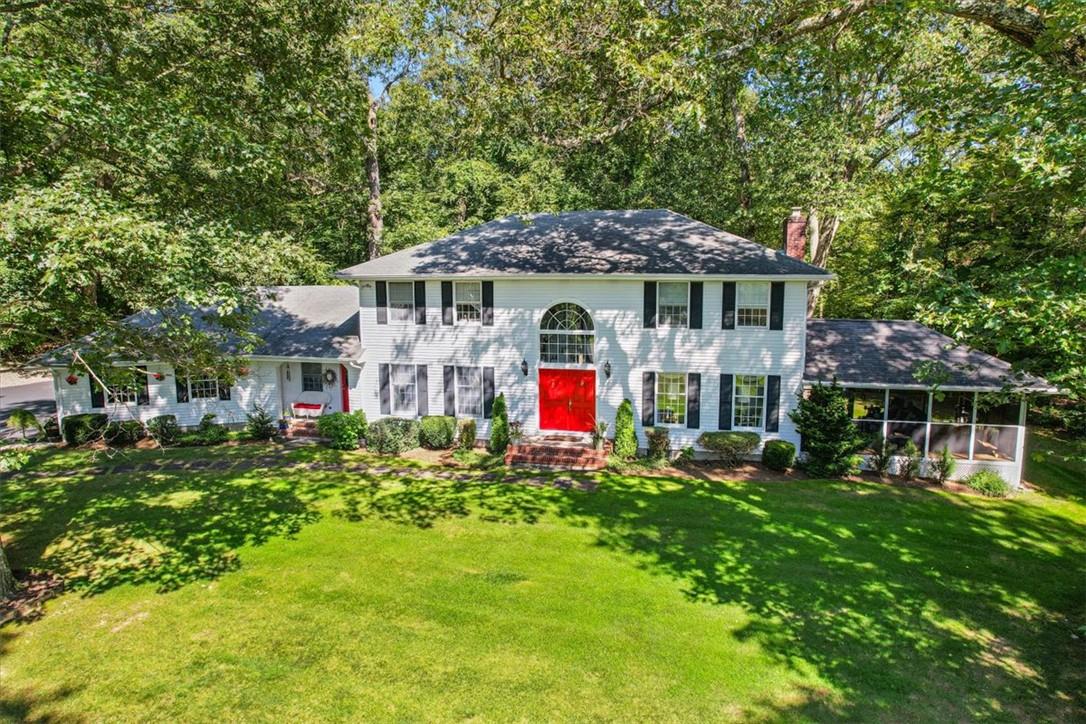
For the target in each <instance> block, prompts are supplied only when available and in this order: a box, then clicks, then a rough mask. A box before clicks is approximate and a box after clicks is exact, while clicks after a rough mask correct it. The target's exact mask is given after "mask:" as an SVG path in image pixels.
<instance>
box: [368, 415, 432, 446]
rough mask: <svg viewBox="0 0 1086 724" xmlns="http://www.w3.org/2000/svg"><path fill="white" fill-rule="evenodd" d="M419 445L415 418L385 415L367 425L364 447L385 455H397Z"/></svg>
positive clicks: (417, 425)
mask: <svg viewBox="0 0 1086 724" xmlns="http://www.w3.org/2000/svg"><path fill="white" fill-rule="evenodd" d="M418 446H419V424H418V422H416V421H415V420H406V419H403V418H400V417H386V418H383V419H381V420H378V421H377V422H375V423H373V424H372V425H370V426H369V431H368V432H367V433H366V447H368V448H369V449H370V450H374V451H376V452H379V453H384V454H385V455H399V454H400V453H402V452H404V451H405V450H413V449H414V448H417V447H418Z"/></svg>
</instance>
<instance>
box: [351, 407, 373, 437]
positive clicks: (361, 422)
mask: <svg viewBox="0 0 1086 724" xmlns="http://www.w3.org/2000/svg"><path fill="white" fill-rule="evenodd" d="M350 415H351V417H353V418H354V424H355V425H358V434H359V435H360V436H361V437H362V438H365V437H366V432H367V431H368V430H369V427H370V425H369V423H368V422H366V413H365V412H364V411H363V410H355V411H354V412H352V413H350Z"/></svg>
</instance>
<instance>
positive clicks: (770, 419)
mask: <svg viewBox="0 0 1086 724" xmlns="http://www.w3.org/2000/svg"><path fill="white" fill-rule="evenodd" d="M780 409H781V376H780V375H769V377H767V378H766V381H765V431H766V432H778V431H779V430H780V429H781V423H780Z"/></svg>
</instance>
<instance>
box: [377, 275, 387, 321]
mask: <svg viewBox="0 0 1086 724" xmlns="http://www.w3.org/2000/svg"><path fill="white" fill-rule="evenodd" d="M377 323H378V324H388V284H386V283H385V282H377Z"/></svg>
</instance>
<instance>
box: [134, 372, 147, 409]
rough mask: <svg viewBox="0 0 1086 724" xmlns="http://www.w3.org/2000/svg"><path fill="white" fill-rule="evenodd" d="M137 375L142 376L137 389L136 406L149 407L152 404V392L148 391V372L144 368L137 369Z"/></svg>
mask: <svg viewBox="0 0 1086 724" xmlns="http://www.w3.org/2000/svg"><path fill="white" fill-rule="evenodd" d="M136 374H138V375H139V376H140V379H139V387H137V388H136V404H137V405H149V404H151V391H150V390H149V389H148V382H147V377H148V375H147V370H146V369H145V368H143V367H137V368H136Z"/></svg>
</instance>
